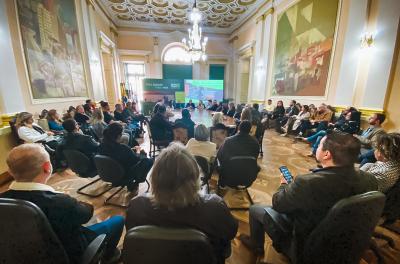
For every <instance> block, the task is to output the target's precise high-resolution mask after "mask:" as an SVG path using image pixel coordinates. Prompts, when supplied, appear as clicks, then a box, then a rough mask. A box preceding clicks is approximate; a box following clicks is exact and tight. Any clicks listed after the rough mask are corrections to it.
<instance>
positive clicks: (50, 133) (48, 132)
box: [46, 131, 54, 136]
mask: <svg viewBox="0 0 400 264" xmlns="http://www.w3.org/2000/svg"><path fill="white" fill-rule="evenodd" d="M46 134H47V135H48V136H53V135H54V133H53V132H51V131H47V132H46Z"/></svg>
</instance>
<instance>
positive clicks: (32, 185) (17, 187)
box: [8, 181, 60, 193]
mask: <svg viewBox="0 0 400 264" xmlns="http://www.w3.org/2000/svg"><path fill="white" fill-rule="evenodd" d="M8 189H10V190H14V191H46V192H53V193H60V192H57V191H55V190H54V189H53V188H52V187H51V186H49V185H46V184H42V183H37V182H16V181H13V182H12V183H11V184H10V186H9V187H8Z"/></svg>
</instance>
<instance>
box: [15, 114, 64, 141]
mask: <svg viewBox="0 0 400 264" xmlns="http://www.w3.org/2000/svg"><path fill="white" fill-rule="evenodd" d="M16 127H17V131H18V137H19V138H20V139H22V140H23V141H24V142H25V143H45V144H46V145H48V146H49V147H50V148H52V149H56V148H57V146H58V142H57V138H56V137H54V133H53V132H51V131H47V132H45V131H44V130H43V129H42V128H41V127H40V126H38V125H36V124H35V123H34V122H33V115H32V114H31V113H28V112H21V113H19V114H18V115H17V120H16Z"/></svg>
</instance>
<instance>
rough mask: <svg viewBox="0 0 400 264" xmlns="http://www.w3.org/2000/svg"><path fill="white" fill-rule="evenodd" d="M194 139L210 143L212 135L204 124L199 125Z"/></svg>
mask: <svg viewBox="0 0 400 264" xmlns="http://www.w3.org/2000/svg"><path fill="white" fill-rule="evenodd" d="M194 138H195V139H196V140H198V141H208V139H209V138H210V133H209V132H208V129H207V127H206V126H205V125H203V124H198V125H197V126H196V128H195V129H194Z"/></svg>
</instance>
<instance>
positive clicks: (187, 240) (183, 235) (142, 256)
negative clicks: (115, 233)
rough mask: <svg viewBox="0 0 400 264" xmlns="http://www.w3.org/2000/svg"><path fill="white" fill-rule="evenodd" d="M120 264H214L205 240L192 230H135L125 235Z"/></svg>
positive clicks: (209, 245) (212, 255)
mask: <svg viewBox="0 0 400 264" xmlns="http://www.w3.org/2000/svg"><path fill="white" fill-rule="evenodd" d="M122 259H123V263H125V264H127V263H146V264H159V263H174V264H188V263H191V264H204V263H207V264H208V263H210V264H212V263H216V258H215V256H214V253H213V249H212V246H211V244H210V242H209V241H208V238H207V236H206V235H205V234H204V233H202V232H200V231H198V230H195V229H187V228H164V227H157V226H137V227H134V228H132V229H130V230H128V231H127V234H126V236H125V240H124V248H123V254H122Z"/></svg>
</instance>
